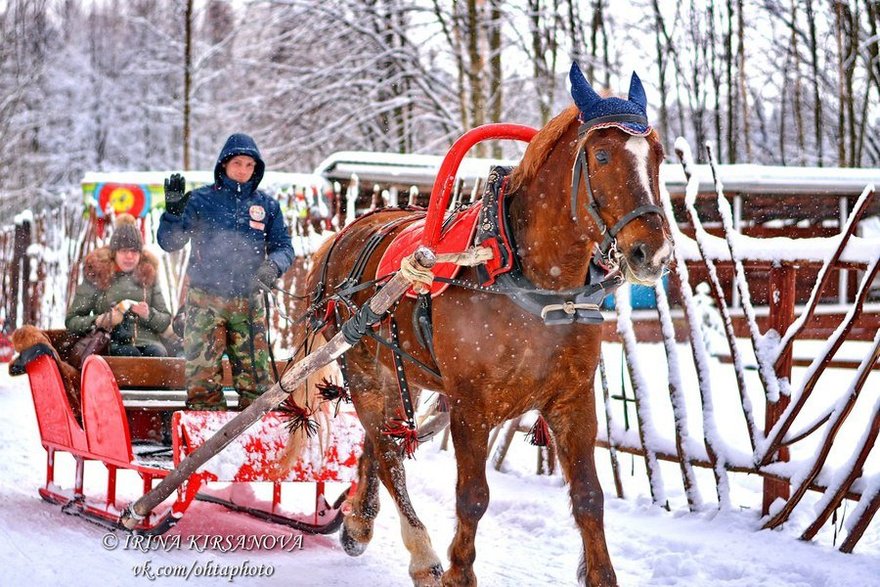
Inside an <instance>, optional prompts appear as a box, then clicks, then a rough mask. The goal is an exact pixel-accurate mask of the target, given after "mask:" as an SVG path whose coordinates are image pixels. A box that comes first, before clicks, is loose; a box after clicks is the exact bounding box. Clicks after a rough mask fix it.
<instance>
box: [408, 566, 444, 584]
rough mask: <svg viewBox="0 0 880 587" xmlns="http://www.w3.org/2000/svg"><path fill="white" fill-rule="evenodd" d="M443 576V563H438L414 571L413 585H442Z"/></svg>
mask: <svg viewBox="0 0 880 587" xmlns="http://www.w3.org/2000/svg"><path fill="white" fill-rule="evenodd" d="M442 576H443V565H441V564H440V563H437V564H435V565H433V566H431V567H428V568H427V569H425V570H423V571H419V572H417V573H413V575H412V580H413V587H440V585H441V582H440V578H441V577H442Z"/></svg>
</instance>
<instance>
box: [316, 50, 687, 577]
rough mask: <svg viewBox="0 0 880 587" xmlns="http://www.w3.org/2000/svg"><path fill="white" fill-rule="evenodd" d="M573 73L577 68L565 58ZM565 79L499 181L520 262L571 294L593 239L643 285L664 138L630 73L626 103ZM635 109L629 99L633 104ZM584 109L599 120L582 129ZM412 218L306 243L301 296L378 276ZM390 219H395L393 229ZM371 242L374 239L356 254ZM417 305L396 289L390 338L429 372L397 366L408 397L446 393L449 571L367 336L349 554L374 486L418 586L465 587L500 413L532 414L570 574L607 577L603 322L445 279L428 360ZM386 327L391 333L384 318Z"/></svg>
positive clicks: (354, 373)
mask: <svg viewBox="0 0 880 587" xmlns="http://www.w3.org/2000/svg"><path fill="white" fill-rule="evenodd" d="M572 75H573V76H575V75H580V71H579V70H577V67H576V66H574V67H573V69H572ZM575 81H577V82H578V85H577V87H575V88H574V89H573V96H574V98H575V102H576V105H575V106H572V107H569V108H568V109H566V110H565V111H563V112H562V113H561V114H559V115H558V116H556V117H555V118H554V119H553V120H551V121H550V122H549V123H548V124H547V125H546V126H545V127H544V128H543V129H542V130H540V131H539V132H538V134H537V135H536V136H535V137H534V139H533V140H532V141H531V142H530V144H529V145H528V147H527V149H526V151H525V155H524V156H523V159H522V162H521V164H520V165H519V166H518V167H517V168H516V169H515V170H514V171H513V172H512V175H511V176H510V179H509V182H508V186H507V195H506V197H507V198H508V199H509V204H508V206H507V211H506V214H507V216H508V218H507V220H508V226H509V227H510V231H511V233H512V234H511V235H510V236H511V240H512V241H513V242H515V247H514V251H515V255H516V256H518V264H519V267H520V268H521V273H522V275H523V276H524V277H525V278H526V279H527V280H528V281H530V282H531V283H532V284H533V285H534V286H535V287H536V288H542V289H543V290H555V291H565V290H572V289H577V288H579V287H582V286H583V285H584V283H585V281H586V280H587V279H588V272H589V264H590V259H591V256H592V254H593V251H594V248H596V245H597V244H598V243H604V245H605V246H604V249H605V250H604V251H603V253H604V256H605V260H606V261H607V262H612V263H613V264H615V265H616V266H618V267H619V268H620V272H621V274H622V275H623V276H625V277H626V278H627V279H628V280H630V281H636V282H640V283H652V282H654V281H656V280H657V279H658V278H659V277H660V276H661V274H662V272H663V271H664V268H665V265H666V263H667V262H668V261H669V258H670V256H671V253H672V248H671V246H672V245H671V241H670V237H669V235H670V231H669V226H668V225H667V223H666V219H665V216H664V215H663V213H662V210H661V209H660V208H659V207H658V202H659V179H658V176H659V165H660V162H661V160H662V159H663V148H662V146H661V144H660V141H659V139H658V136H657V134H656V132H655V131H654V130H652V129H651V128H650V127H649V126H647V119H646V117H644V115H643V113H644V110H645V104H644V93H643V92H642V90H641V84H640V83H639V82H638V78H637V77H636V76H635V75H634V76H633V85H632V86H631V89H630V98H629V100H623V99H620V98H604V99H603V98H600V97H599V96H598V95H596V94H595V93H594V92H593V90H592V88H589V85H588V84H586V81H585V80H582V76H581V78H579V79H577V80H575V79H574V78H573V83H574V82H575ZM584 84H586V89H585V88H584ZM636 85H637V86H638V87H636ZM614 100H616V101H617V102H610V101H614ZM633 104H635V106H637V108H631V107H630V106H631V105H633ZM631 111H633V112H635V114H633V112H631ZM640 113H641V114H640ZM591 115H595V116H593V118H595V119H596V120H595V121H594V123H593V124H591V125H590V124H589V123H590V120H589V116H591ZM579 120H580V122H581V135H582V136H579V132H578V127H579V124H578V122H579ZM576 158H578V159H582V161H581V163H582V165H578V166H575V165H574V164H575V162H576ZM573 167H578V169H576V170H575V171H573ZM573 183H574V189H572V185H573ZM423 216H424V214H423V213H422V214H417V213H414V212H412V211H408V210H400V209H390V210H384V211H379V212H376V213H373V214H370V215H367V216H364V217H362V218H360V219H358V220H357V221H355V222H354V223H353V224H351V225H349V226H348V227H346V229H345V230H344V231H343V232H341V233H340V234H339V235H337V237H336V238H335V239H334V240H331V241H328V242H327V243H325V245H324V246H323V247H322V248H321V249H320V250H319V251H318V252H317V253H316V257H315V263H314V265H313V267H314V269H313V270H312V273H311V274H310V276H309V282H308V287H309V291H316V290H320V291H324V290H325V289H326V290H327V294H326V295H327V296H328V297H331V298H332V297H333V295H332V294H333V291H334V290H333V288H334V287H338V286H340V284H343V282H345V281H346V278H347V277H348V276H349V272H350V270H351V269H352V266H353V265H354V264H356V263H359V264H360V263H363V262H364V261H366V266H365V270H364V272H363V275H365V276H366V278H370V277H372V276H374V275H375V274H376V271H377V265H378V263H379V259H380V257H381V256H382V253H383V251H384V250H385V249H386V248H387V247H388V244H389V243H390V242H391V240H392V239H393V237H394V235H395V234H398V233H399V232H400V230H402V229H403V228H404V227H405V226H407V225H408V222H406V221H405V219H407V218H408V217H423ZM396 219H399V220H400V222H399V223H397V224H396V225H395V224H394V223H392V221H394V220H396ZM390 226H392V227H393V228H389V227H390ZM608 227H611V228H608ZM380 229H384V234H385V236H384V237H382V238H380V239H377V238H375V237H374V235H376V234H377V233H379V231H380ZM371 237H373V239H372V240H373V241H376V240H379V241H380V242H379V243H378V246H376V248H375V249H374V250H372V252H371V253H369V255H368V257H366V258H365V259H364V258H361V251H362V250H363V249H365V247H366V245H367V243H368V241H370V239H371ZM606 237H607V238H606ZM367 249H368V250H369V247H367ZM459 278H460V279H462V280H465V281H470V282H473V283H477V281H478V278H477V275H476V272H475V270H474V269H471V268H464V269H463V270H462V273H461V274H460V275H459ZM348 285H350V282H349V284H348ZM372 291H373V290H371V289H362V290H360V291H357V292H356V293H353V294H351V296H350V301H353V302H354V303H355V304H356V305H358V306H360V305H362V304H364V303H365V302H366V301H367V300H368V298H369V297H370V295H371V293H372ZM325 299H326V298H325ZM414 304H415V302H414V300H412V299H409V298H404V299H403V300H402V301H401V302H400V303H399V305H398V306H397V307H396V309H395V310H394V311H393V314H394V316H395V317H396V321H397V323H398V324H399V330H400V334H399V344H400V347H401V348H402V349H404V350H405V351H406V352H408V353H410V354H411V355H413V356H415V358H417V359H418V360H419V361H421V362H423V363H425V364H427V365H428V366H430V367H431V368H432V369H433V370H434V371H436V372H437V373H439V374H440V377H437V376H436V375H431V374H430V373H428V372H426V371H425V370H423V369H419V368H417V367H416V366H414V365H413V364H411V363H407V364H406V368H405V373H406V378H407V381H408V383H409V386H410V388H411V390H412V391H413V393H414V394H415V393H418V392H419V391H421V390H424V389H430V390H439V391H441V392H442V393H443V394H445V395H446V396H447V398H448V404H449V419H450V420H449V422H450V423H449V425H450V430H451V435H452V440H453V443H454V446H455V458H456V464H457V469H458V479H457V482H456V515H457V527H456V531H455V536H454V538H453V541H452V544H451V546H450V547H449V551H448V554H449V567H448V569H447V570H446V571H445V572H444V571H443V567H442V565H441V561H440V558H439V557H438V556H437V554H436V553H435V551H434V549H433V548H432V546H431V540H430V538H429V536H428V533H427V531H426V529H425V527H424V525H423V524H422V522H421V521H420V520H419V518H418V516H417V515H416V512H415V511H414V510H413V507H412V505H411V503H410V499H409V497H408V494H407V488H406V477H405V473H404V466H403V456H402V454H401V450H400V447H399V445H398V444H397V443H396V442H395V439H394V438H392V437H391V436H389V435H388V434H387V433H385V432H387V424H388V422H389V420H390V419H393V418H395V417H396V416H399V414H400V411H401V395H400V391H399V389H398V380H397V377H396V375H395V366H394V363H393V361H392V355H391V352H390V351H389V350H388V348H386V347H385V346H379V345H377V343H376V342H375V341H374V340H372V339H370V338H369V337H367V338H365V339H364V340H363V342H361V343H360V344H358V345H356V346H355V347H353V348H352V349H351V350H350V351H349V352H348V353H347V354H346V356H345V359H346V363H347V365H346V367H347V377H348V384H349V389H350V391H351V396H352V399H353V402H354V405H355V408H356V410H357V413H358V416H359V418H360V420H361V422H362V424H363V426H364V429H365V430H366V437H365V441H364V452H363V455H362V457H361V459H360V463H359V481H358V486H357V490H356V492H355V494H354V495H353V496H350V498H349V504H348V505H349V506H350V509H349V513H348V515H347V516H346V517H345V521H344V525H343V528H342V536H341V540H342V545H343V547H344V549H345V551H346V552H347V553H348V554H350V555H353V556H356V555H359V554H361V553H362V552H363V551H364V549H365V548H366V546H367V544H368V543H369V541H370V539H371V537H372V532H373V522H374V519H375V517H376V515H377V513H378V511H379V496H378V484H379V482H380V481H381V483H382V484H383V485H384V486H385V488H386V489H387V490H388V492H389V493H390V494H391V496H392V497H393V499H394V501H395V503H396V505H397V508H398V510H399V513H400V519H401V528H402V534H403V543H404V544H405V546H406V548H407V549H408V550H409V552H410V557H411V558H410V567H409V572H410V576H411V577H412V580H413V583H414V584H415V585H437V584H442V585H475V584H476V577H475V575H474V572H473V568H472V567H473V563H474V559H475V557H476V550H475V535H476V530H477V524H478V522H479V521H480V518H481V517H482V516H483V514H484V512H485V511H486V508H487V506H488V504H489V486H488V484H487V482H486V471H485V463H486V458H487V451H488V448H487V445H488V437H489V433H490V431H491V430H492V429H493V428H494V427H495V426H497V425H499V424H501V423H502V422H504V421H506V420H509V419H511V418H514V417H516V416H519V415H521V414H523V413H524V412H527V411H529V410H539V411H540V413H541V415H542V416H543V417H544V419H545V420H546V422H547V423H548V424H549V427H550V429H551V431H552V435H553V438H554V440H555V443H556V446H557V448H558V455H559V460H560V463H561V466H562V470H563V472H564V475H565V478H566V480H567V481H568V484H569V486H570V496H571V504H572V513H573V515H574V518H575V521H576V523H577V526H578V529H579V530H580V533H581V539H582V542H583V558H582V562H581V568H580V577H581V580H583V581H586V583H587V584H589V585H614V584H616V578H615V574H614V569H613V567H612V564H611V559H610V557H609V554H608V548H607V546H606V543H605V535H604V530H603V494H602V488H601V487H600V485H599V480H598V477H597V474H596V466H595V462H594V454H593V453H594V447H595V442H596V431H597V422H596V412H595V410H596V405H595V401H594V392H593V381H594V373H595V370H596V366H597V364H598V361H599V345H600V342H601V326H600V325H599V324H595V323H581V322H577V321H572V322H571V323H568V324H561V325H559V324H557V325H550V326H548V325H546V324H545V323H544V322H543V321H542V318H541V316H538V315H535V314H533V313H531V312H529V311H527V310H525V309H523V308H521V307H520V305H518V304H517V303H514V301H512V299H511V297H510V296H508V295H500V294H498V293H490V292H487V291H480V290H474V289H468V288H464V287H458V286H455V285H453V286H452V287H450V288H449V289H448V290H446V291H445V292H444V293H442V294H441V295H439V296H437V297H436V298H434V300H433V307H432V319H433V350H434V353H433V355H432V354H431V353H429V352H428V351H427V350H425V348H423V346H422V345H421V344H420V343H419V342H418V335H417V334H416V333H415V332H414V328H413V326H412V324H413V320H412V316H413V310H414ZM338 305H340V306H341V304H338ZM381 330H382V331H383V332H386V331H387V327H385V326H383V327H382V328H381ZM336 331H337V330H336V328H335V327H334V326H333V325H331V326H330V327H329V328H328V329H327V330H326V331H325V333H324V335H325V337H326V338H328V339H329V338H330V336H332V335H333V334H335V333H336Z"/></svg>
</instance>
